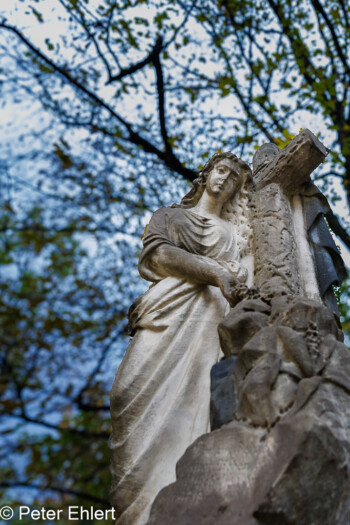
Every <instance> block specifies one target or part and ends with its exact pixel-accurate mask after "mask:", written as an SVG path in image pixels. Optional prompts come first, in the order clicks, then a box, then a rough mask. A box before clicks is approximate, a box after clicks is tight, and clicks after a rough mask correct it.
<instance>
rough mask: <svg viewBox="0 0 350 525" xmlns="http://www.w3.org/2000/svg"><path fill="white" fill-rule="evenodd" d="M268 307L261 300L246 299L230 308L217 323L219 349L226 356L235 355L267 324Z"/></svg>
mask: <svg viewBox="0 0 350 525" xmlns="http://www.w3.org/2000/svg"><path fill="white" fill-rule="evenodd" d="M269 312H270V307H269V306H268V305H267V304H266V303H264V302H263V301H261V300H247V301H242V302H241V303H239V304H238V305H237V306H236V307H235V308H232V309H231V311H230V313H229V314H228V315H227V316H226V317H225V319H224V320H223V321H222V322H221V323H220V324H219V326H218V332H219V337H220V345H221V349H222V351H223V352H224V354H225V356H226V357H229V356H231V355H237V354H238V353H239V351H240V350H241V348H242V347H243V346H244V345H245V344H246V343H247V342H248V341H249V340H250V339H251V338H252V337H253V335H254V334H255V333H256V332H258V331H259V330H260V329H261V328H263V327H264V326H266V325H267V321H268V315H267V314H268V313H269Z"/></svg>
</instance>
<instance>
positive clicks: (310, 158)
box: [254, 129, 329, 193]
mask: <svg viewBox="0 0 350 525" xmlns="http://www.w3.org/2000/svg"><path fill="white" fill-rule="evenodd" d="M328 152H329V150H328V149H327V148H326V147H325V146H324V145H323V144H322V143H321V142H320V141H319V140H318V138H317V137H316V136H315V135H314V134H313V133H312V132H311V131H310V130H308V129H305V130H303V131H302V132H301V133H299V135H298V136H297V137H295V138H294V139H293V140H291V142H290V143H289V144H288V145H287V146H286V147H285V148H283V150H282V152H281V153H280V155H276V156H275V158H274V160H273V162H271V163H268V165H267V166H266V167H265V166H263V167H262V169H261V170H260V171H259V173H257V174H256V175H255V177H254V179H255V183H256V185H257V189H258V190H260V188H262V187H265V186H266V185H268V184H271V183H274V182H278V183H279V184H280V185H281V188H283V190H284V191H285V192H287V193H291V192H295V191H296V190H297V189H298V186H300V185H301V184H302V183H303V182H304V181H305V180H306V179H307V178H308V177H309V175H310V174H311V173H312V172H313V171H314V169H315V168H317V166H319V165H320V164H321V162H323V161H324V159H325V158H326V156H327V154H328ZM254 171H256V170H255V169H254Z"/></svg>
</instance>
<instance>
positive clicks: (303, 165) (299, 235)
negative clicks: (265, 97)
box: [251, 130, 329, 298]
mask: <svg viewBox="0 0 350 525" xmlns="http://www.w3.org/2000/svg"><path fill="white" fill-rule="evenodd" d="M266 146H267V149H268V145H266ZM271 147H272V148H273V145H271ZM262 148H264V146H262ZM265 149H266V148H265ZM260 150H261V148H260V149H259V150H258V152H257V153H258V154H259V151H260ZM328 152H329V150H327V148H325V147H324V145H323V144H322V143H321V142H320V141H319V140H318V139H317V137H315V135H313V133H311V131H309V130H304V131H302V132H301V133H300V134H299V135H298V136H297V137H295V138H294V139H293V140H292V141H291V142H290V143H289V144H288V145H287V146H286V147H285V148H283V150H281V152H280V153H277V154H276V153H275V154H274V157H273V159H271V156H270V157H269V158H268V155H266V162H265V161H264V155H263V154H261V155H260V156H261V158H260V163H259V166H257V168H256V169H254V174H253V181H254V183H253V184H254V188H253V191H252V197H251V206H252V216H253V231H254V234H253V237H254V254H255V279H254V280H255V284H256V285H257V286H258V287H259V288H260V290H261V293H262V294H263V295H265V296H267V297H274V296H278V295H292V296H294V295H306V296H308V297H314V298H317V290H318V287H317V282H316V278H315V269H314V265H313V261H312V256H311V253H310V247H309V245H308V242H307V237H306V232H305V231H304V230H305V227H304V220H303V211H302V203H301V198H300V196H299V194H300V193H301V185H302V184H303V183H304V182H305V181H306V180H307V179H308V177H309V176H310V174H311V173H312V172H313V171H314V169H315V168H317V166H319V164H321V163H322V162H323V161H324V159H325V157H326V155H327V153H328ZM256 155H257V154H256ZM306 275H307V276H308V277H307V278H306V277H305V276H306Z"/></svg>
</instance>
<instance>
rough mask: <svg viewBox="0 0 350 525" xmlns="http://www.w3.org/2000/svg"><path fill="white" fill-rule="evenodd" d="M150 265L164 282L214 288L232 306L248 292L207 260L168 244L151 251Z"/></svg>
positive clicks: (216, 265)
mask: <svg viewBox="0 0 350 525" xmlns="http://www.w3.org/2000/svg"><path fill="white" fill-rule="evenodd" d="M149 265H150V267H151V268H152V269H153V270H154V271H156V272H157V274H158V275H161V276H162V277H164V278H165V277H177V278H178V279H182V280H184V281H189V282H192V283H195V284H207V285H208V284H209V285H212V286H217V287H219V288H220V290H221V292H222V294H223V296H224V297H225V298H226V299H227V300H228V301H229V303H230V304H235V303H236V302H237V300H239V299H240V298H241V294H242V292H243V290H244V291H245V290H246V289H247V287H246V286H245V285H242V284H241V283H239V281H238V279H237V278H236V277H235V276H234V275H233V274H232V273H231V272H230V271H229V270H227V269H226V268H223V267H222V266H221V265H220V264H219V263H217V262H216V261H214V260H213V259H211V258H210V257H205V256H202V255H195V254H193V253H189V252H186V251H185V250H183V249H181V248H177V247H176V246H171V245H169V244H161V245H160V246H158V247H157V248H156V249H155V250H154V251H153V253H152V255H151V256H150V260H149Z"/></svg>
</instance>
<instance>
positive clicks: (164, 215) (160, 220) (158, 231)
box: [138, 208, 174, 282]
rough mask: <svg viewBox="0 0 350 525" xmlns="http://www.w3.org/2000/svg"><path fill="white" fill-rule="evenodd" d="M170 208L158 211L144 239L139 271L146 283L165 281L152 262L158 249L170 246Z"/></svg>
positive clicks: (172, 244)
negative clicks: (153, 255) (168, 225)
mask: <svg viewBox="0 0 350 525" xmlns="http://www.w3.org/2000/svg"><path fill="white" fill-rule="evenodd" d="M169 213H171V209H170V208H160V209H159V210H157V211H156V212H155V213H154V214H153V216H152V218H151V221H150V223H149V225H148V228H147V232H146V235H145V236H144V238H143V249H142V252H141V255H140V259H139V264H138V269H139V273H140V275H141V277H143V279H146V281H152V282H158V281H161V280H162V279H164V276H162V275H159V274H158V273H157V271H156V270H155V269H154V268H152V267H151V264H150V261H151V256H152V253H153V252H154V250H155V249H156V248H158V247H159V246H161V245H162V244H170V245H171V246H174V243H173V242H171V240H170V238H169V234H168V228H167V221H168V220H169Z"/></svg>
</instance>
